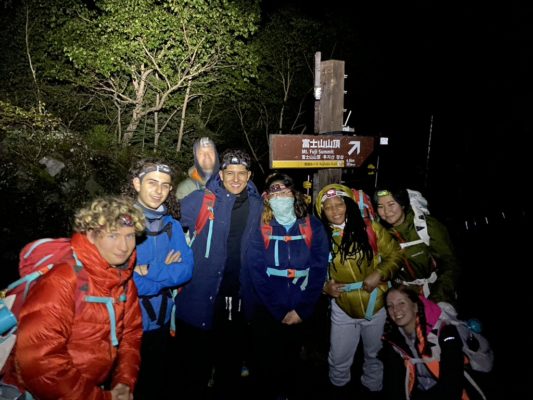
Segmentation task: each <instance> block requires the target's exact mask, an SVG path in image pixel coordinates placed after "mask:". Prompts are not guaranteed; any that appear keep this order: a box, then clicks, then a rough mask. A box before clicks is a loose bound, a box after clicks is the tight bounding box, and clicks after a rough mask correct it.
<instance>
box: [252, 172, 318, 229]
mask: <svg viewBox="0 0 533 400" xmlns="http://www.w3.org/2000/svg"><path fill="white" fill-rule="evenodd" d="M276 182H280V183H283V184H284V185H285V186H286V187H287V189H290V191H291V193H292V195H293V196H294V213H295V214H296V218H305V217H307V214H308V212H307V203H306V202H305V196H304V195H303V194H302V193H300V192H298V191H297V190H296V189H295V188H294V181H293V180H292V178H291V177H290V176H289V175H287V174H284V173H280V172H274V173H273V174H270V175H269V176H267V178H266V181H265V187H266V188H267V189H266V190H267V191H268V188H269V187H270V185H272V184H273V183H276ZM267 191H265V192H264V193H263V204H264V206H265V207H264V209H263V215H262V221H263V223H264V224H265V225H268V224H270V221H272V218H274V213H273V212H272V208H270V204H269V200H268V196H267Z"/></svg>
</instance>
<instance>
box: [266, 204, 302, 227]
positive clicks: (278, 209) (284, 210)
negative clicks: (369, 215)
mask: <svg viewBox="0 0 533 400" xmlns="http://www.w3.org/2000/svg"><path fill="white" fill-rule="evenodd" d="M268 204H269V205H270V208H271V209H272V212H273V213H274V218H276V221H278V222H279V223H280V224H281V225H285V226H286V225H292V224H294V223H295V222H296V213H295V212H294V197H277V198H273V199H270V201H269V202H268Z"/></svg>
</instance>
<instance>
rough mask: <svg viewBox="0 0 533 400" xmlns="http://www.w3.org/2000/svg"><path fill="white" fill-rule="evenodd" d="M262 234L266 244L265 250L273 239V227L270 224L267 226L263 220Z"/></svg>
mask: <svg viewBox="0 0 533 400" xmlns="http://www.w3.org/2000/svg"><path fill="white" fill-rule="evenodd" d="M261 234H262V235H263V241H264V242H265V249H268V245H269V244H270V238H271V237H272V226H271V225H270V224H268V225H265V223H264V222H263V220H261Z"/></svg>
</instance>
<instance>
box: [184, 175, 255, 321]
mask: <svg viewBox="0 0 533 400" xmlns="http://www.w3.org/2000/svg"><path fill="white" fill-rule="evenodd" d="M207 187H208V189H209V190H211V191H212V192H213V193H214V194H215V197H216V200H215V207H214V211H213V213H214V217H215V219H214V222H213V233H212V239H211V248H210V254H209V258H206V257H205V253H206V246H207V236H208V232H209V221H208V222H207V223H206V225H205V226H204V227H203V229H202V231H201V232H200V234H199V235H198V236H197V237H196V238H195V239H194V242H193V244H192V250H193V254H194V269H193V274H192V279H191V280H190V282H188V283H187V284H186V285H185V286H184V287H183V288H182V290H181V292H180V293H179V295H178V296H176V299H175V302H176V318H179V319H180V320H182V321H184V322H186V323H187V324H189V325H192V326H194V327H197V328H200V329H204V330H208V329H211V328H212V327H213V316H214V303H215V299H216V297H217V294H218V291H219V288H220V283H221V282H222V278H223V276H224V267H225V265H226V258H227V241H228V234H229V231H230V226H231V213H232V210H233V204H234V203H235V195H233V194H231V193H229V192H228V191H227V190H226V189H225V188H224V186H223V183H222V181H221V180H220V177H219V176H218V175H217V176H216V177H214V178H213V179H211V180H210V181H209V182H208V184H207ZM245 190H247V191H248V201H249V207H250V208H249V214H248V221H247V223H246V227H245V229H244V232H243V236H242V237H243V239H242V243H241V275H242V271H243V270H244V269H245V259H246V258H245V254H246V252H247V251H248V248H249V240H248V238H249V237H250V236H251V234H252V232H253V231H254V230H255V229H257V227H258V226H259V218H260V216H261V212H262V208H263V202H262V200H261V196H260V195H259V193H258V191H257V188H256V187H255V185H254V184H253V183H252V182H251V181H250V182H248V186H247V188H246V189H245ZM204 194H205V191H204V190H196V191H194V192H192V193H191V194H189V195H188V196H187V197H185V198H184V199H183V200H182V201H181V223H182V225H183V227H184V228H186V229H187V228H188V229H189V232H190V233H191V235H192V232H193V231H194V225H195V223H196V219H197V217H198V214H199V213H200V209H201V207H202V202H203V197H204Z"/></svg>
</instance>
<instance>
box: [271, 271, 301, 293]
mask: <svg viewBox="0 0 533 400" xmlns="http://www.w3.org/2000/svg"><path fill="white" fill-rule="evenodd" d="M266 273H267V275H268V276H269V277H270V276H279V277H282V278H289V279H292V283H293V284H294V285H296V282H297V281H298V279H300V278H304V280H303V281H302V283H301V284H300V289H301V290H305V289H306V288H307V283H308V281H309V268H306V269H292V268H289V269H276V268H270V267H268V268H267V270H266Z"/></svg>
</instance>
